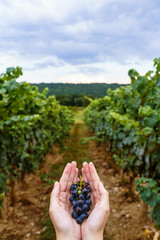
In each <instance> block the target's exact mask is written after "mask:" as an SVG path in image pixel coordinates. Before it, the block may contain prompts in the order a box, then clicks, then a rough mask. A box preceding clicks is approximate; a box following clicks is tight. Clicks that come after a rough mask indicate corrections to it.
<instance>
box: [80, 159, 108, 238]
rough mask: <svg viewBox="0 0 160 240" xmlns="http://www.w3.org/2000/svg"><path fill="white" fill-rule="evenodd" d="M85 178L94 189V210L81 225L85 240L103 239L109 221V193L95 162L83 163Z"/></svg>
mask: <svg viewBox="0 0 160 240" xmlns="http://www.w3.org/2000/svg"><path fill="white" fill-rule="evenodd" d="M82 176H83V180H84V181H86V182H89V183H90V187H91V190H92V193H91V200H92V210H91V213H89V217H88V218H87V220H85V221H84V222H83V223H82V225H81V232H82V239H83V240H102V239H103V231H104V227H105V224H106V223H107V220H108V216H109V212H110V207H109V194H108V192H107V191H106V189H105V188H104V186H103V183H102V182H101V181H100V179H99V177H98V174H97V171H96V169H95V167H94V165H93V163H92V162H91V163H89V164H87V163H86V162H84V163H83V168H82Z"/></svg>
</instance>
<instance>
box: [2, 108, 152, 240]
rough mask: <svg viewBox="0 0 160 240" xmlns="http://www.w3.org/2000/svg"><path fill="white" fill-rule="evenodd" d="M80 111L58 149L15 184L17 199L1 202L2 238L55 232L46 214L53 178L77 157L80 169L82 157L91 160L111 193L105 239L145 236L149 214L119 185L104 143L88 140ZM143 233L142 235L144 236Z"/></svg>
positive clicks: (45, 237)
mask: <svg viewBox="0 0 160 240" xmlns="http://www.w3.org/2000/svg"><path fill="white" fill-rule="evenodd" d="M82 117H83V115H82V111H79V112H78V113H77V115H76V118H75V119H76V122H75V124H74V125H73V127H72V130H71V137H70V139H69V140H68V142H67V143H66V144H65V148H64V150H63V151H62V152H61V153H59V147H58V146H53V148H52V150H51V152H50V153H49V154H48V155H46V160H45V162H44V164H43V165H42V166H41V167H40V170H38V171H36V172H35V173H34V174H29V175H26V177H25V182H26V183H25V185H24V184H21V182H17V184H16V203H15V205H14V206H10V203H9V196H8V197H7V198H6V200H5V202H4V206H3V211H2V213H3V219H1V220H0V239H2V240H40V239H41V240H51V239H55V233H54V230H53V227H52V224H51V221H50V219H49V216H48V206H49V197H50V192H51V190H52V186H53V184H52V179H53V180H54V181H55V180H59V178H60V176H61V174H62V171H63V169H64V166H65V165H66V163H67V162H71V161H73V160H74V161H76V162H77V163H78V167H79V169H80V168H81V164H82V162H84V161H87V162H90V161H93V163H94V164H95V166H96V168H97V171H98V174H99V176H100V178H101V180H102V181H103V183H104V185H105V187H106V189H107V190H108V191H109V193H110V205H111V214H110V217H109V221H108V224H107V226H106V229H105V233H104V240H138V239H139V240H145V239H147V238H145V232H144V227H145V226H150V227H151V226H153V224H152V223H151V221H150V220H149V218H148V219H147V220H146V221H144V219H142V218H141V217H140V209H141V205H140V203H139V202H138V201H137V202H132V199H131V198H130V197H129V196H128V192H127V188H126V187H124V186H121V185H120V182H121V181H120V176H119V175H118V174H117V173H116V172H115V170H114V169H113V168H110V167H109V165H108V163H107V162H111V161H112V159H111V156H110V155H109V154H107V153H106V146H104V145H98V144H96V142H94V141H88V140H87V139H86V137H88V136H89V133H88V131H87V129H86V126H85V125H84V123H83V121H82ZM143 235H144V237H143Z"/></svg>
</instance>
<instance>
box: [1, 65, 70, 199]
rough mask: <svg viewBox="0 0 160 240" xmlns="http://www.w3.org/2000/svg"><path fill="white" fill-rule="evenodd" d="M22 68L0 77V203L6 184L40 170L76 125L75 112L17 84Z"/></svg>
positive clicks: (44, 94) (7, 72)
mask: <svg viewBox="0 0 160 240" xmlns="http://www.w3.org/2000/svg"><path fill="white" fill-rule="evenodd" d="M20 75H22V70H21V68H20V67H17V68H8V69H7V70H6V73H5V74H1V76H0V132H1V134H0V192H1V203H2V199H3V196H4V194H6V192H7V189H6V183H9V186H11V199H12V202H13V203H14V198H15V197H14V194H15V193H14V182H15V179H16V178H21V179H22V181H23V177H24V174H25V173H26V172H27V173H29V172H32V171H33V170H34V169H37V168H38V165H39V163H40V162H42V161H43V160H44V156H45V154H46V153H47V152H48V151H49V150H50V149H51V146H52V145H53V144H54V143H55V142H58V143H60V144H61V143H62V140H63V139H65V138H66V137H68V134H69V130H70V127H71V125H72V124H73V120H72V113H71V112H70V111H69V110H68V108H66V107H64V106H61V105H59V103H58V102H57V101H56V100H55V98H54V97H52V96H51V97H49V98H47V97H46V94H47V89H45V90H44V91H43V92H42V93H39V92H38V89H37V88H36V87H32V86H31V85H30V84H28V83H27V82H21V83H18V82H17V81H16V79H17V78H18V77H19V76H20Z"/></svg>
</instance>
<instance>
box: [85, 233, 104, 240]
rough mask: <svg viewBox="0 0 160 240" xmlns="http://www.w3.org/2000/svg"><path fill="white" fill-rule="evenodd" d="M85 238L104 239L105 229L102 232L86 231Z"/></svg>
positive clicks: (89, 239)
mask: <svg viewBox="0 0 160 240" xmlns="http://www.w3.org/2000/svg"><path fill="white" fill-rule="evenodd" d="M82 239H83V240H103V231H100V232H96V233H94V232H91V233H86V234H85V235H84V236H83V237H82Z"/></svg>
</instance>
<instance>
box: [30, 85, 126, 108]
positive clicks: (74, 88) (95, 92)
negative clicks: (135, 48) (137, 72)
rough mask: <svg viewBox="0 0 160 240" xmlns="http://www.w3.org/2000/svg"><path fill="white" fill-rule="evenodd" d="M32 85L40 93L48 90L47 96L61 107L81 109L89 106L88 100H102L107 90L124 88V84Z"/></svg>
mask: <svg viewBox="0 0 160 240" xmlns="http://www.w3.org/2000/svg"><path fill="white" fill-rule="evenodd" d="M32 85H35V86H37V87H38V89H39V91H40V92H42V91H43V90H44V88H48V93H47V94H48V96H51V95H55V97H56V99H57V100H58V101H59V102H60V104H62V105H66V106H83V107H85V106H87V105H88V104H89V100H88V98H91V99H95V98H102V97H104V96H105V95H106V93H107V90H108V89H112V90H114V89H116V88H119V87H120V86H126V85H125V84H121V85H120V84H118V83H113V84H106V83H91V84H82V83H81V84H71V83H38V84H32ZM86 97H87V98H86Z"/></svg>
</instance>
